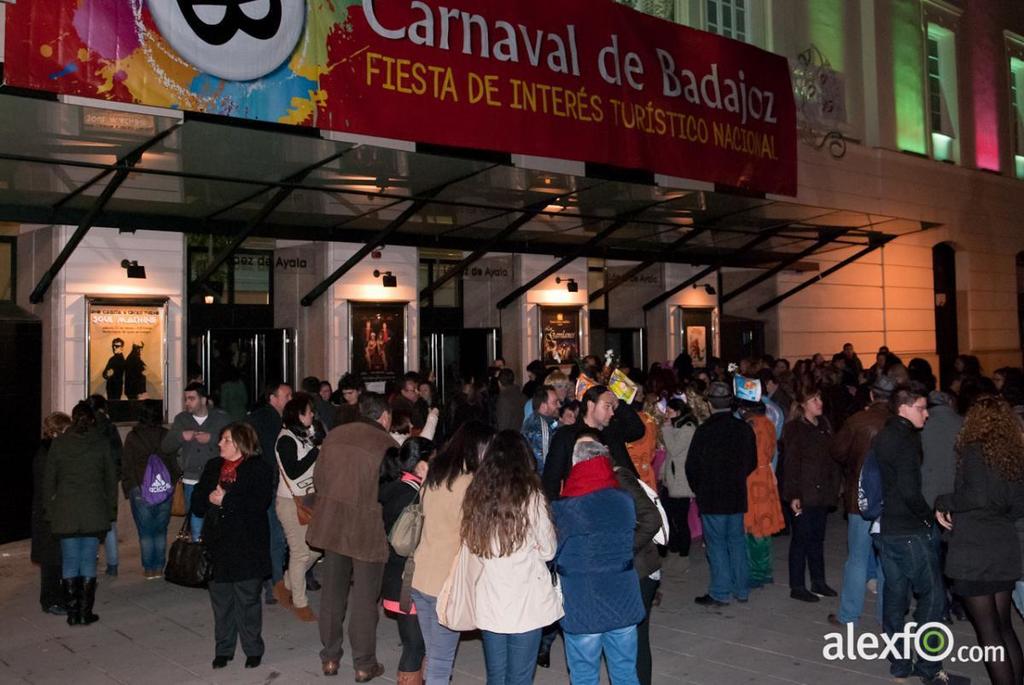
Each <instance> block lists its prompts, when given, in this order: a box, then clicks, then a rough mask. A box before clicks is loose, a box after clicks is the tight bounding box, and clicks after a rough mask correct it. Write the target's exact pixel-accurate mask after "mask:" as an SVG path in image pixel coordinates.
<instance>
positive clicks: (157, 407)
mask: <svg viewBox="0 0 1024 685" xmlns="http://www.w3.org/2000/svg"><path fill="white" fill-rule="evenodd" d="M163 418H164V417H163V409H162V406H161V403H160V402H158V401H156V400H145V401H143V402H141V403H140V404H139V422H138V423H137V424H135V427H134V428H132V430H131V432H130V433H128V436H127V437H126V438H125V439H124V458H123V467H122V474H121V489H122V490H123V491H124V495H125V497H127V498H128V503H129V504H130V505H131V508H132V518H133V519H135V528H136V530H137V531H138V533H139V553H140V555H141V557H142V573H143V575H144V576H145V578H146V580H156V579H157V578H162V577H163V569H164V564H165V563H166V561H167V554H166V552H167V525H168V524H169V523H170V521H171V500H172V499H173V497H172V495H171V493H173V492H174V486H175V483H177V482H178V479H179V478H181V468H180V467H179V466H178V460H177V459H176V458H175V457H174V456H173V455H170V454H166V453H164V452H161V451H160V443H161V441H163V439H164V436H165V435H167V429H166V428H164V425H163ZM152 455H156V456H157V457H159V458H160V460H161V461H162V462H163V465H164V468H166V469H167V473H168V475H169V476H170V480H168V481H167V482H165V483H163V484H161V483H159V482H157V483H144V482H143V481H144V480H145V474H146V467H147V466H148V465H149V458H150V456H152ZM154 486H156V487H158V488H164V492H165V493H166V495H167V496H166V498H165V499H164V500H163V501H162V502H160V503H158V504H150V503H149V502H147V501H146V498H145V497H143V494H142V489H143V488H144V487H146V488H152V487H154Z"/></svg>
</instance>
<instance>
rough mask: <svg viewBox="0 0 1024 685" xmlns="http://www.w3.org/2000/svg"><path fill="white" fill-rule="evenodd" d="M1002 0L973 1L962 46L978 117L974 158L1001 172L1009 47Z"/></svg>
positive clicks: (981, 165) (982, 165) (977, 163)
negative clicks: (990, 0) (1004, 34)
mask: <svg viewBox="0 0 1024 685" xmlns="http://www.w3.org/2000/svg"><path fill="white" fill-rule="evenodd" d="M1001 5H1002V3H996V2H992V3H988V2H979V3H971V6H970V8H969V11H967V12H965V13H964V16H963V24H962V33H963V35H962V37H961V39H960V41H959V42H960V45H961V46H965V47H964V48H962V49H966V51H967V55H968V65H967V73H968V74H969V76H968V78H967V84H968V88H969V89H970V98H969V99H968V100H967V102H968V103H970V104H969V105H968V106H969V107H971V108H972V110H973V111H972V114H973V117H972V118H973V120H974V122H973V123H974V160H975V166H977V167H978V168H979V169H988V170H990V171H997V172H998V171H999V170H1000V168H1001V166H1002V165H1001V159H1000V157H1001V154H1000V151H1001V150H1002V149H1003V148H1004V146H1005V145H1006V140H1005V139H1006V134H1005V132H1004V130H1003V129H1004V128H1005V127H1004V126H1003V125H1001V123H1000V116H999V114H1000V110H1001V109H1002V108H1003V107H1004V105H1005V103H1004V102H1003V96H1002V95H1001V93H1004V92H1006V86H1002V87H1001V84H1002V83H1003V82H1004V81H1005V80H1006V69H1007V66H1006V59H1007V58H1006V49H1005V46H1004V43H1003V35H1002V28H1001V24H1002V23H1003V19H1002V18H1001V17H1000V11H999V10H1000V6H1001Z"/></svg>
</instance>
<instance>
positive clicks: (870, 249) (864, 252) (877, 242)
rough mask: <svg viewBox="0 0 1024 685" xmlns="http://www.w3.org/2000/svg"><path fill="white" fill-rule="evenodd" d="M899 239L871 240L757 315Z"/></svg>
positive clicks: (788, 292) (783, 294)
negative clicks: (862, 247)
mask: <svg viewBox="0 0 1024 685" xmlns="http://www.w3.org/2000/svg"><path fill="white" fill-rule="evenodd" d="M897 237H899V236H895V235H880V236H878V237H877V238H872V239H871V243H870V244H869V245H868V246H867V247H865V248H864V249H863V250H859V251H857V252H855V253H853V254H852V255H850V256H849V257H847V258H846V259H844V260H843V261H841V262H836V263H835V264H833V265H832V266H830V267H829V268H827V269H825V270H824V271H822V272H821V273H819V274H818V275H817V276H814V277H813V278H809V279H807V280H806V281H804V282H803V283H801V284H800V285H797V286H794V287H792V288H790V289H789V290H787V291H786V292H784V293H782V294H781V295H779V296H778V297H773V298H772V299H770V300H768V301H767V302H765V303H764V304H762V305H761V306H759V307H758V308H757V313H758V314H761V313H763V312H766V311H768V310H769V309H771V308H772V307H775V306H777V305H778V304H780V303H781V302H783V301H785V300H788V299H789V298H791V297H793V296H794V295H796V294H797V293H798V292H800V291H802V290H804V289H806V288H810V287H811V286H812V285H814V284H815V283H817V282H818V281H820V280H822V279H825V278H828V277H829V276H831V275H832V274H834V273H835V272H837V271H839V270H840V269H842V268H844V267H847V266H849V265H850V264H853V263H854V262H856V261H857V260H858V259H860V258H861V257H864V256H866V255H869V254H871V253H872V252H874V251H875V250H877V249H878V248H880V247H884V246H885V245H886V244H887V243H889V242H890V241H892V240H895V239H896V238H897Z"/></svg>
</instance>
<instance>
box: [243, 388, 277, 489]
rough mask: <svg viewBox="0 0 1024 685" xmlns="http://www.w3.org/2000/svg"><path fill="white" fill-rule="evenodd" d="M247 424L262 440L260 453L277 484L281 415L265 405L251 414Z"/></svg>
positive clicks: (247, 418) (247, 417)
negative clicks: (278, 439) (278, 438)
mask: <svg viewBox="0 0 1024 685" xmlns="http://www.w3.org/2000/svg"><path fill="white" fill-rule="evenodd" d="M245 421H246V423H248V424H249V425H250V426H252V427H253V429H254V430H255V431H256V436H257V437H258V438H259V439H260V453H261V457H262V458H263V461H264V462H266V464H267V466H269V467H270V469H271V472H272V476H273V479H274V483H275V484H276V483H277V478H278V476H277V451H276V448H277V436H279V435H280V434H281V426H282V425H283V424H282V421H281V415H280V414H278V413H277V410H276V409H274V408H273V407H271V406H270V405H269V404H264V405H262V406H260V407H258V408H256V409H253V410H252V411H251V412H249V415H248V416H246V417H245Z"/></svg>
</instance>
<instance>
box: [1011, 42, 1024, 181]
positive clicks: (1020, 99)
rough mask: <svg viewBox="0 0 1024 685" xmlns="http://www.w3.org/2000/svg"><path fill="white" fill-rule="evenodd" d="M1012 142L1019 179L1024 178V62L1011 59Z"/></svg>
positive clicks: (1015, 167)
mask: <svg viewBox="0 0 1024 685" xmlns="http://www.w3.org/2000/svg"><path fill="white" fill-rule="evenodd" d="M1010 125H1011V126H1012V127H1013V130H1012V131H1011V135H1010V140H1011V141H1012V144H1013V163H1014V164H1013V166H1014V172H1015V173H1016V175H1017V178H1024V60H1022V59H1019V58H1017V57H1011V58H1010Z"/></svg>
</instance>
